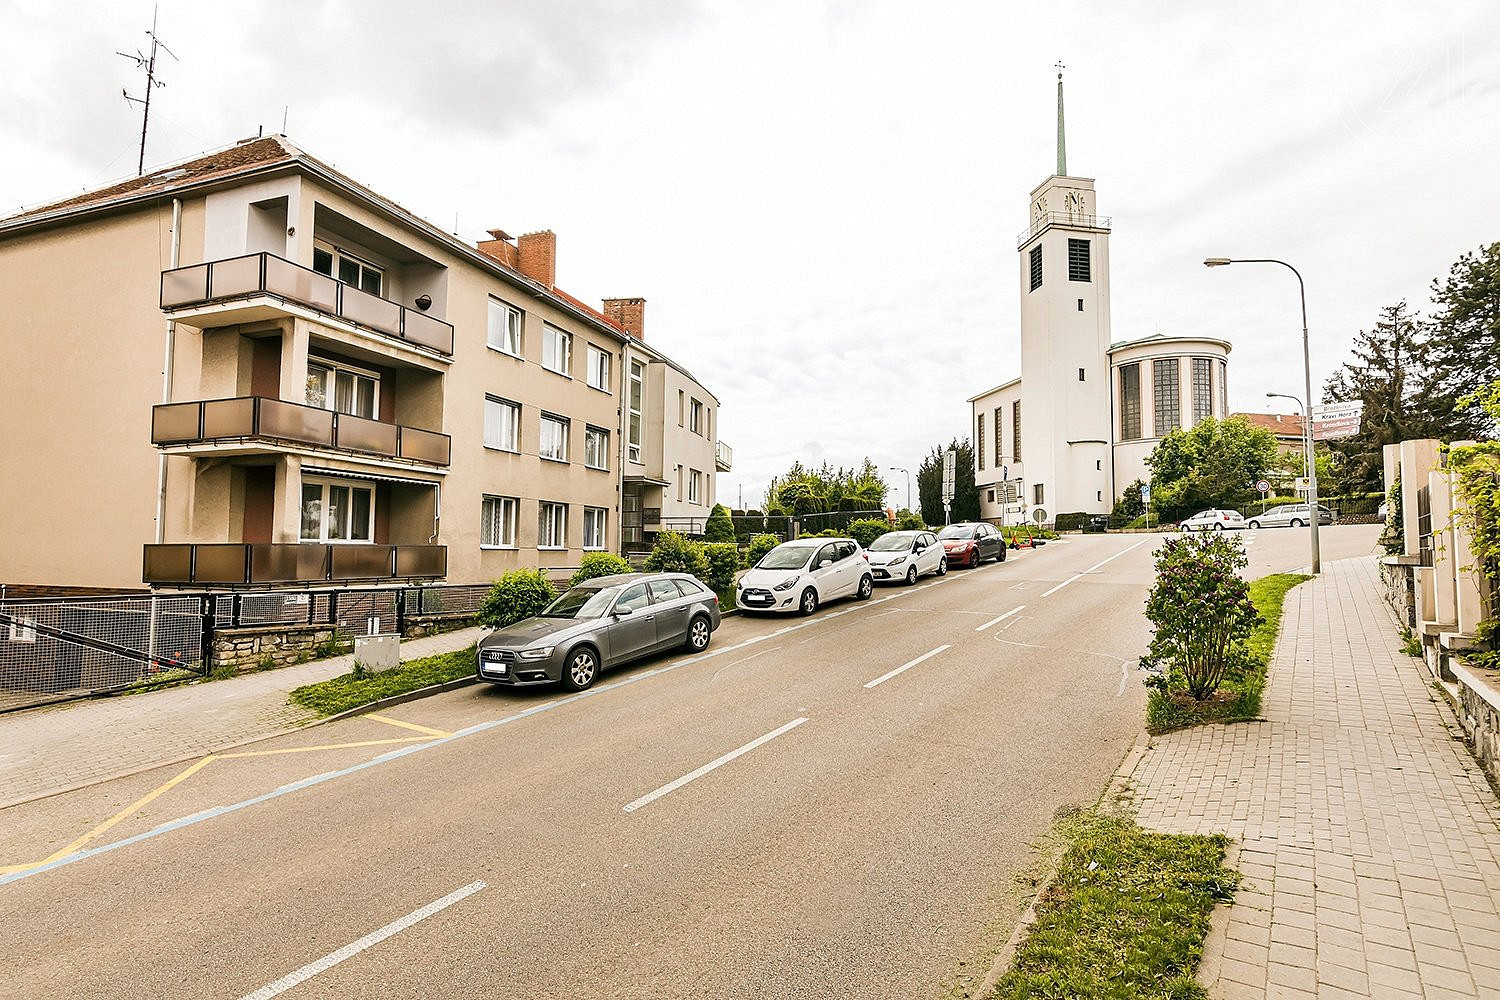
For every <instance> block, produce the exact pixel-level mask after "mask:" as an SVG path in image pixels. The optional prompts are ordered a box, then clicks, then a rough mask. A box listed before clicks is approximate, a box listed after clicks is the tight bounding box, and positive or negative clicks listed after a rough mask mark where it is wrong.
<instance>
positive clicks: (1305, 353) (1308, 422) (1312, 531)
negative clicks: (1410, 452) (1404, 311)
mask: <svg viewBox="0 0 1500 1000" xmlns="http://www.w3.org/2000/svg"><path fill="white" fill-rule="evenodd" d="M1226 264H1280V265H1281V266H1282V267H1284V268H1286V269H1287V270H1288V271H1291V272H1292V273H1293V274H1295V275H1296V276H1297V294H1298V296H1299V297H1300V298H1301V301H1302V377H1303V384H1304V386H1305V388H1306V389H1307V410H1306V412H1305V413H1304V414H1303V417H1302V443H1303V446H1304V447H1305V448H1306V449H1307V486H1308V490H1307V527H1308V530H1309V535H1308V537H1309V540H1310V544H1311V545H1312V572H1313V576H1317V575H1318V574H1319V573H1321V572H1322V571H1323V558H1322V555H1321V554H1320V552H1319V549H1318V475H1317V467H1316V466H1315V465H1314V464H1313V437H1312V407H1313V398H1314V397H1313V389H1312V357H1311V353H1310V352H1309V350H1308V345H1307V286H1306V285H1305V284H1304V283H1303V281H1302V275H1301V273H1300V272H1299V271H1298V270H1297V269H1296V268H1295V267H1293V266H1292V265H1290V264H1288V263H1287V262H1286V261H1284V260H1276V259H1275V258H1270V257H1254V258H1244V259H1235V258H1230V257H1209V258H1207V259H1206V260H1204V262H1203V266H1204V267H1224V266H1225V265H1226Z"/></svg>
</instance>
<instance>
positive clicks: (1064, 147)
mask: <svg viewBox="0 0 1500 1000" xmlns="http://www.w3.org/2000/svg"><path fill="white" fill-rule="evenodd" d="M1056 66H1057V176H1059V177H1066V176H1067V174H1068V143H1067V140H1066V139H1065V138H1064V137H1063V88H1062V83H1063V81H1062V71H1063V70H1064V69H1066V68H1067V67H1065V66H1064V65H1063V62H1062V60H1061V59H1059V60H1058V61H1057V63H1056Z"/></svg>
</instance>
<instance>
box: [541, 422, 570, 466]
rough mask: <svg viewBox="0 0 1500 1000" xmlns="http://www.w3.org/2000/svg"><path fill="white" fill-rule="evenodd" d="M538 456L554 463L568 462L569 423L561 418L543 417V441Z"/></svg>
mask: <svg viewBox="0 0 1500 1000" xmlns="http://www.w3.org/2000/svg"><path fill="white" fill-rule="evenodd" d="M537 454H538V455H541V456H542V457H543V458H550V459H552V460H553V461H554V462H566V461H567V460H568V422H567V421H566V420H564V419H562V418H561V417H550V416H546V415H545V414H544V415H543V416H542V441H541V445H540V446H539V447H538V448H537Z"/></svg>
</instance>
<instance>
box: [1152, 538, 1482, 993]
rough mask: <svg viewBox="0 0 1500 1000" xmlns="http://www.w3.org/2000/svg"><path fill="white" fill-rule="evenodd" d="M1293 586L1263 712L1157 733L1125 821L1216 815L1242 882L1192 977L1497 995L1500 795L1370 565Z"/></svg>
mask: <svg viewBox="0 0 1500 1000" xmlns="http://www.w3.org/2000/svg"><path fill="white" fill-rule="evenodd" d="M1324 569H1325V572H1324V574H1323V576H1322V577H1320V578H1319V579H1317V580H1314V581H1312V582H1310V583H1307V584H1304V585H1302V586H1301V587H1298V588H1297V589H1296V590H1293V591H1292V592H1291V594H1290V595H1289V596H1288V599H1287V607H1286V617H1285V619H1284V620H1283V623H1282V632H1281V636H1280V638H1279V640H1278V642H1277V646H1276V654H1275V656H1274V658H1273V660H1272V663H1271V667H1270V680H1269V685H1268V688H1267V691H1266V696H1265V703H1264V708H1263V714H1264V716H1265V720H1266V721H1264V722H1255V723H1248V724H1240V725H1233V726H1203V727H1199V728H1195V729H1190V730H1187V731H1184V732H1180V733H1170V734H1168V735H1166V736H1161V737H1156V738H1155V739H1154V740H1153V741H1152V744H1151V748H1150V749H1149V750H1148V751H1147V752H1146V753H1145V754H1144V756H1143V757H1142V758H1141V760H1140V761H1139V763H1138V764H1137V765H1136V768H1135V770H1134V772H1133V775H1132V778H1131V790H1132V794H1133V798H1134V800H1135V803H1136V805H1137V807H1138V809H1139V818H1140V822H1141V824H1142V825H1144V826H1146V827H1149V828H1152V829H1156V830H1162V831H1170V832H1183V833H1211V832H1223V833H1227V834H1229V835H1230V836H1231V837H1233V838H1235V840H1236V841H1238V843H1239V858H1238V866H1239V868H1240V870H1241V871H1242V872H1243V873H1244V876H1245V881H1244V885H1243V887H1242V889H1241V891H1240V893H1239V895H1238V897H1237V898H1236V900H1235V904H1234V905H1233V906H1232V907H1230V908H1229V911H1228V922H1227V934H1225V935H1224V936H1223V938H1222V949H1221V950H1220V949H1219V948H1217V947H1215V946H1214V944H1213V942H1212V941H1211V943H1210V947H1209V948H1208V949H1207V952H1206V954H1205V956H1204V965H1203V969H1202V972H1201V976H1200V978H1202V979H1203V980H1204V981H1205V982H1206V983H1207V984H1208V985H1209V990H1210V994H1211V995H1212V996H1215V997H1221V998H1226V1000H1227V998H1239V997H1313V996H1317V997H1351V996H1352V997H1382V998H1384V997H1391V998H1399V997H1429V998H1431V997H1495V998H1500V913H1497V910H1500V800H1497V799H1496V797H1495V793H1494V792H1493V791H1492V790H1491V788H1490V786H1489V784H1488V783H1487V782H1486V781H1485V778H1484V775H1483V773H1482V772H1481V771H1480V770H1479V767H1478V765H1477V764H1476V763H1475V762H1474V759H1473V758H1472V757H1471V756H1470V755H1469V753H1468V751H1467V750H1466V749H1465V747H1464V745H1463V743H1462V742H1460V741H1459V739H1458V733H1459V730H1458V728H1457V724H1456V722H1454V721H1453V720H1452V716H1451V714H1450V712H1449V709H1448V707H1447V705H1446V703H1444V702H1442V701H1441V700H1440V696H1439V695H1437V694H1436V693H1435V692H1434V691H1432V690H1431V689H1430V688H1429V687H1428V686H1427V681H1428V680H1429V678H1428V675H1427V674H1426V672H1425V671H1424V670H1423V668H1422V666H1421V665H1420V663H1419V662H1418V661H1416V660H1414V659H1412V658H1410V657H1408V656H1406V655H1405V654H1403V653H1402V652H1401V649H1400V645H1401V644H1400V639H1399V637H1398V635H1397V633H1396V630H1395V626H1394V625H1393V624H1392V619H1391V616H1390V614H1389V612H1388V611H1387V610H1386V608H1385V605H1384V604H1383V603H1382V588H1381V584H1380V578H1379V573H1378V568H1377V566H1376V563H1375V561H1374V560H1373V559H1371V558H1361V559H1349V560H1342V561H1339V562H1335V563H1331V564H1329V565H1327V566H1325V567H1324Z"/></svg>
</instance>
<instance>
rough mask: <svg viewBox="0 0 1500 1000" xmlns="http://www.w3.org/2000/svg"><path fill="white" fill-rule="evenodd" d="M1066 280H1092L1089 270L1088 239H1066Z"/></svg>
mask: <svg viewBox="0 0 1500 1000" xmlns="http://www.w3.org/2000/svg"><path fill="white" fill-rule="evenodd" d="M1068 280H1069V281H1092V280H1093V279H1092V278H1091V277H1090V270H1089V241H1088V240H1069V241H1068Z"/></svg>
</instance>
